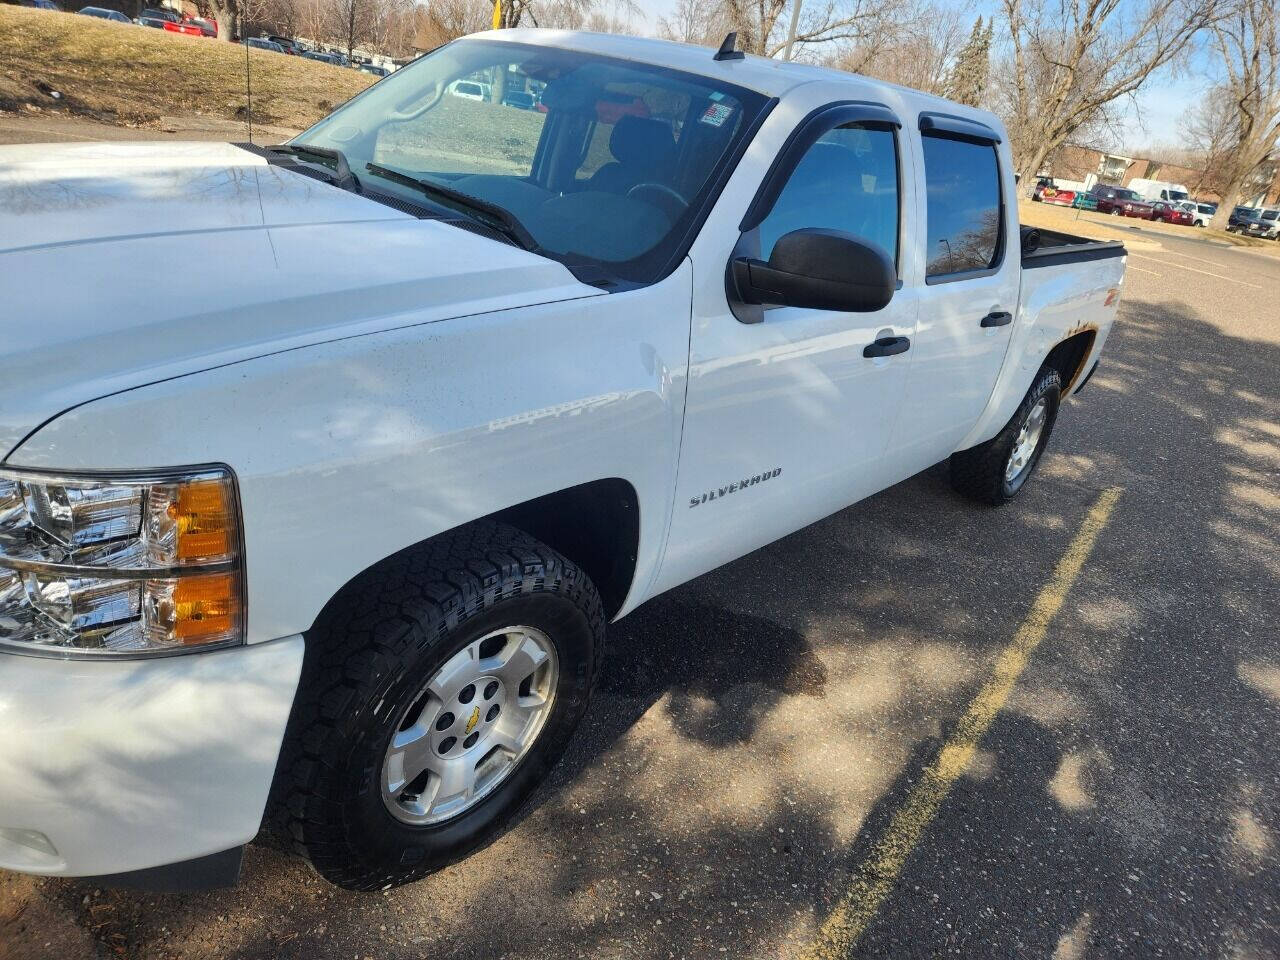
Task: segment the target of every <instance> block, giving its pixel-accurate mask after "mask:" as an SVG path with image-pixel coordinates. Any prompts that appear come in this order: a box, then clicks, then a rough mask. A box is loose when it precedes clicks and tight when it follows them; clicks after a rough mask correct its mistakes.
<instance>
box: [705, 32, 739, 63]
mask: <svg viewBox="0 0 1280 960" xmlns="http://www.w3.org/2000/svg"><path fill="white" fill-rule="evenodd" d="M737 45H738V31H737V30H733V31H730V33H729V35H728V36H727V37H725V38H724V43H722V44H720V49H719V50H717V51H716V55H715V56H714V57H712V59H713V60H745V59H746V57H747V55H746V54H745V53H743V52H742V51H741V50H735V49H733V48H734V47H736V46H737Z"/></svg>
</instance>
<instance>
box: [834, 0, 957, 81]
mask: <svg viewBox="0 0 1280 960" xmlns="http://www.w3.org/2000/svg"><path fill="white" fill-rule="evenodd" d="M967 17H968V9H967V8H966V7H964V6H956V5H952V4H950V3H948V4H947V5H946V6H943V5H942V4H941V3H938V2H935V0H917V2H915V3H913V4H912V5H910V6H908V5H905V4H904V5H900V6H899V7H898V14H897V15H896V16H895V17H893V18H892V19H890V20H886V21H883V22H882V23H881V24H880V25H879V26H880V29H879V30H878V31H877V32H876V34H875V35H870V34H869V35H867V36H866V37H864V38H863V39H862V40H859V41H858V42H857V43H854V44H852V45H848V46H843V47H842V48H841V49H840V50H839V52H837V53H836V54H835V55H834V56H831V57H828V58H826V60H825V61H824V62H825V63H826V64H827V65H828V66H831V67H835V68H836V69H838V70H847V71H849V72H850V73H861V74H865V75H866V76H869V77H875V78H877V79H879V80H886V81H888V82H889V83H898V84H901V85H902V86H904V87H911V88H913V89H915V90H924V91H925V92H926V93H936V94H941V93H942V91H943V88H944V86H945V83H946V79H947V75H948V67H949V64H950V63H951V61H952V57H953V56H954V52H955V50H956V49H957V48H959V47H960V45H961V43H962V40H963V37H964V25H965V21H966V19H967Z"/></svg>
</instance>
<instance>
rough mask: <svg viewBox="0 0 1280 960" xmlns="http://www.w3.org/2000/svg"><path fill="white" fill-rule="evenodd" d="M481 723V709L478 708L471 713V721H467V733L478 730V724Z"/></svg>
mask: <svg viewBox="0 0 1280 960" xmlns="http://www.w3.org/2000/svg"><path fill="white" fill-rule="evenodd" d="M479 722H480V708H479V707H476V708H475V709H474V710H472V711H471V719H469V720H468V721H467V733H470V732H471V731H472V730H474V729H475V728H476V724H477V723H479Z"/></svg>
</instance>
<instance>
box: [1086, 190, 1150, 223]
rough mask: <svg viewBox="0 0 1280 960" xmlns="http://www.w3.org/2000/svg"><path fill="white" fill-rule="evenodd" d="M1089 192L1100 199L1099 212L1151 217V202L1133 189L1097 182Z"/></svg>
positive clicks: (1120, 215) (1141, 217)
mask: <svg viewBox="0 0 1280 960" xmlns="http://www.w3.org/2000/svg"><path fill="white" fill-rule="evenodd" d="M1089 193H1090V195H1091V196H1092V197H1093V198H1094V199H1095V200H1097V201H1098V212H1099V213H1110V214H1114V215H1115V216H1117V217H1137V218H1138V219H1139V220H1150V219H1151V204H1149V203H1148V202H1147V201H1146V200H1143V199H1142V198H1141V197H1140V196H1138V195H1137V194H1136V193H1134V192H1133V191H1132V190H1126V189H1125V188H1124V187H1113V186H1110V185H1108V184H1105V183H1095V184H1094V185H1093V189H1091V190H1090V191H1089Z"/></svg>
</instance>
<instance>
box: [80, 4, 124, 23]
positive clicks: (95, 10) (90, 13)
mask: <svg viewBox="0 0 1280 960" xmlns="http://www.w3.org/2000/svg"><path fill="white" fill-rule="evenodd" d="M80 12H81V13H82V14H84V15H85V16H86V17H97V18H98V19H99V20H110V21H112V22H113V23H130V24H131V23H133V21H132V20H130V19H129V18H128V17H126V16H125V15H124V14H123V13H121V12H120V11H119V10H108V9H106V8H105V7H81V8H80Z"/></svg>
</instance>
